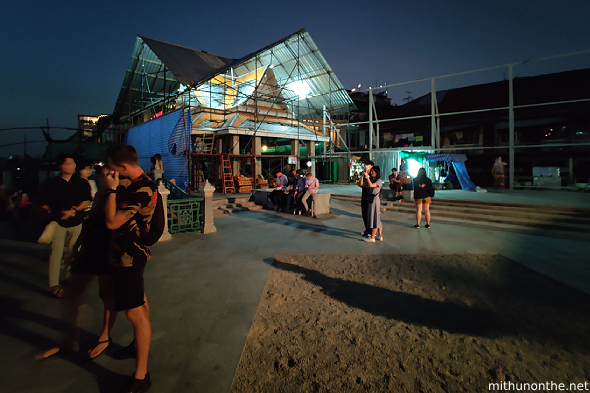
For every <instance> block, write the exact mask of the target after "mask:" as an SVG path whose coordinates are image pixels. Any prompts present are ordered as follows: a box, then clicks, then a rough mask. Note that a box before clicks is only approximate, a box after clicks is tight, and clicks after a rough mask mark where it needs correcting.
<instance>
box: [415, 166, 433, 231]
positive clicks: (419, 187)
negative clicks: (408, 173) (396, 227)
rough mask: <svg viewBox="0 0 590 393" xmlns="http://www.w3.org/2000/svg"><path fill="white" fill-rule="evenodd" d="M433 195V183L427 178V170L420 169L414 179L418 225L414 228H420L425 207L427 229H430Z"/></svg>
mask: <svg viewBox="0 0 590 393" xmlns="http://www.w3.org/2000/svg"><path fill="white" fill-rule="evenodd" d="M433 195H434V190H433V188H432V181H430V179H429V178H428V177H427V176H426V169H424V168H420V169H418V175H417V176H416V178H415V179H414V201H415V202H416V225H414V228H420V220H422V207H424V215H425V216H426V228H429V229H430V202H431V199H430V197H431V196H433Z"/></svg>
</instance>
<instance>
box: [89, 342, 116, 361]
mask: <svg viewBox="0 0 590 393" xmlns="http://www.w3.org/2000/svg"><path fill="white" fill-rule="evenodd" d="M112 343H113V339H112V338H109V339H108V340H106V341H99V342H97V343H96V345H95V346H94V347H93V348H92V349H91V350H90V351H88V359H90V360H94V359H96V358H97V357H99V356H100V355H102V354H103V352H104V351H106V350H107V348H108V347H109V345H111V344H112ZM103 344H106V346H105V347H104V348H103V349H102V351H100V352H99V353H98V355H96V356H91V354H92V351H94V350H95V349H96V348H97V347H98V346H99V345H103Z"/></svg>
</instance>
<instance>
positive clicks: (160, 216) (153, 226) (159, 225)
mask: <svg viewBox="0 0 590 393" xmlns="http://www.w3.org/2000/svg"><path fill="white" fill-rule="evenodd" d="M154 193H156V195H157V199H156V208H155V209H154V214H153V215H152V220H151V221H150V229H149V230H148V229H147V227H146V225H145V223H144V222H143V219H142V216H141V214H139V213H137V214H136V215H135V217H136V219H135V221H136V222H137V226H138V227H139V230H140V232H141V235H140V236H141V240H142V241H143V243H144V244H145V245H146V246H153V245H154V244H156V243H157V242H158V240H160V237H161V236H162V234H163V233H164V227H165V224H166V221H165V220H166V215H165V214H164V201H163V200H162V195H160V193H159V192H158V189H155V190H154Z"/></svg>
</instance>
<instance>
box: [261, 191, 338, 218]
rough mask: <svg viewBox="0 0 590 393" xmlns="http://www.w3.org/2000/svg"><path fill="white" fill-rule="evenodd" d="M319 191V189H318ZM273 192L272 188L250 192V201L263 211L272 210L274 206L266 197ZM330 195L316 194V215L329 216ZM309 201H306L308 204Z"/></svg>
mask: <svg viewBox="0 0 590 393" xmlns="http://www.w3.org/2000/svg"><path fill="white" fill-rule="evenodd" d="M320 190H321V187H320ZM272 191H273V189H272V188H263V189H256V190H252V197H251V198H250V200H252V201H254V202H255V203H256V204H257V205H261V206H262V207H263V208H265V209H274V208H275V206H274V205H273V204H272V202H271V201H270V199H269V198H268V196H269V195H270V193H271V192H272ZM330 195H331V194H327V193H322V192H321V191H320V192H318V195H317V196H316V198H315V207H314V212H315V214H316V215H318V216H319V215H321V214H330ZM310 201H311V200H310V199H308V203H309V202H310Z"/></svg>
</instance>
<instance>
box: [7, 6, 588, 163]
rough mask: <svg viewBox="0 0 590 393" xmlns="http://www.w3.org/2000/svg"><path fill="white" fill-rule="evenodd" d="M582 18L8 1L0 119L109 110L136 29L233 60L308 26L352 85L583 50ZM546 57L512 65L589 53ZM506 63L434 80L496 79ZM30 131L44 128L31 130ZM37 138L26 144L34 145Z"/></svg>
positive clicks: (534, 10) (529, 9)
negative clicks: (491, 69)
mask: <svg viewBox="0 0 590 393" xmlns="http://www.w3.org/2000/svg"><path fill="white" fill-rule="evenodd" d="M5 3H7V2H5ZM588 20H590V1H588V0H569V1H568V0H565V1H561V2H556V1H546V0H541V1H533V0H511V1H504V0H496V1H473V0H471V1H468V0H458V1H440V0H439V1H420V0H415V1H394V0H389V1H383V0H382V1H372V0H366V1H364V2H361V1H333V2H327V1H320V0H316V1H297V2H290V1H282V2H269V1H234V0H228V1H224V2H202V1H194V0H193V1H182V0H179V1H173V2H163V1H143V2H126V1H109V0H106V1H101V2H97V1H55V2H47V1H27V0H22V1H14V2H10V3H9V4H4V5H3V7H2V12H1V13H0V32H1V37H2V39H1V42H0V54H1V61H0V75H2V79H3V82H2V84H1V86H2V88H1V90H0V128H8V127H33V126H41V125H43V124H45V122H46V119H47V118H49V122H50V125H52V126H62V127H76V116H77V115H78V114H101V113H111V112H112V110H113V107H114V104H115V100H116V99H117V96H118V94H119V89H120V87H121V83H122V81H123V77H124V75H125V71H126V69H127V66H128V65H129V62H130V60H131V51H132V49H133V44H134V42H135V37H136V36H137V35H145V36H148V37H152V38H156V39H160V40H164V41H168V42H172V43H176V44H180V45H185V46H188V47H191V48H196V49H201V50H205V51H208V52H212V53H217V54H220V55H223V56H228V57H234V58H239V57H242V56H244V55H246V54H248V53H250V52H253V51H255V50H257V49H260V48H262V47H264V46H266V45H268V44H270V43H272V42H274V41H277V40H279V39H281V38H283V37H285V36H288V35H289V34H291V33H294V32H295V31H297V30H299V29H301V28H305V29H306V30H307V31H309V33H310V34H311V36H312V38H313V39H314V41H315V42H316V44H317V45H318V47H319V48H320V51H321V52H322V54H323V55H324V57H325V58H326V60H327V61H328V63H329V64H330V66H331V67H332V69H333V70H334V71H335V73H336V75H337V76H338V78H339V79H340V81H341V82H342V84H343V85H344V87H346V88H349V89H350V88H352V87H353V86H356V85H357V84H359V83H360V84H362V85H363V87H368V86H369V85H371V86H375V85H376V84H383V83H385V82H387V83H397V82H405V81H411V80H416V79H420V78H426V77H433V76H439V75H445V74H450V73H456V72H461V71H468V70H474V69H479V68H484V67H490V66H495V65H502V64H506V63H512V62H519V61H524V60H529V59H536V58H541V57H548V56H553V55H557V54H564V53H570V52H577V51H583V50H588V49H590V34H589V33H590V29H589V27H588ZM543 66H544V67H545V68H543V69H540V68H538V64H537V65H530V66H527V65H524V66H522V67H520V68H519V67H517V68H516V69H515V72H516V75H517V76H518V75H520V76H524V75H525V74H535V73H539V72H541V73H544V72H554V71H561V70H564V69H571V68H588V67H590V55H582V56H575V57H573V58H569V59H561V60H554V61H550V62H544V63H543ZM527 67H528V68H527ZM502 72H503V71H496V72H492V73H487V74H486V73H483V74H478V75H477V76H471V77H468V78H455V79H452V80H451V79H449V80H448V81H442V82H441V84H440V85H437V87H440V88H448V87H457V86H459V85H465V84H471V83H480V82H481V81H488V80H495V79H498V78H500V79H501V78H502ZM486 78H487V79H486ZM428 88H429V85H428V84H417V85H407V86H404V87H400V88H398V89H394V91H391V92H390V96H391V97H392V98H393V101H394V102H395V103H398V104H401V103H402V101H401V98H402V97H403V96H404V95H407V93H406V91H410V92H411V93H410V94H411V95H412V96H414V97H417V96H419V95H421V94H424V93H425V92H427V90H428ZM55 136H56V137H57V136H62V134H59V133H56V134H55ZM63 136H65V134H63ZM23 139H24V132H23V131H18V132H15V131H11V132H6V131H0V145H3V144H6V143H11V142H14V141H22V140H23ZM27 139H28V140H29V141H31V140H39V139H42V137H41V133H40V132H39V131H27ZM38 145H39V146H38V147H37V148H35V147H34V146H35V145H29V149H28V152H29V153H33V154H38V153H39V151H40V152H42V145H41V144H38ZM19 152H22V146H20V147H17V148H0V156H5V155H7V154H14V153H19Z"/></svg>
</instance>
